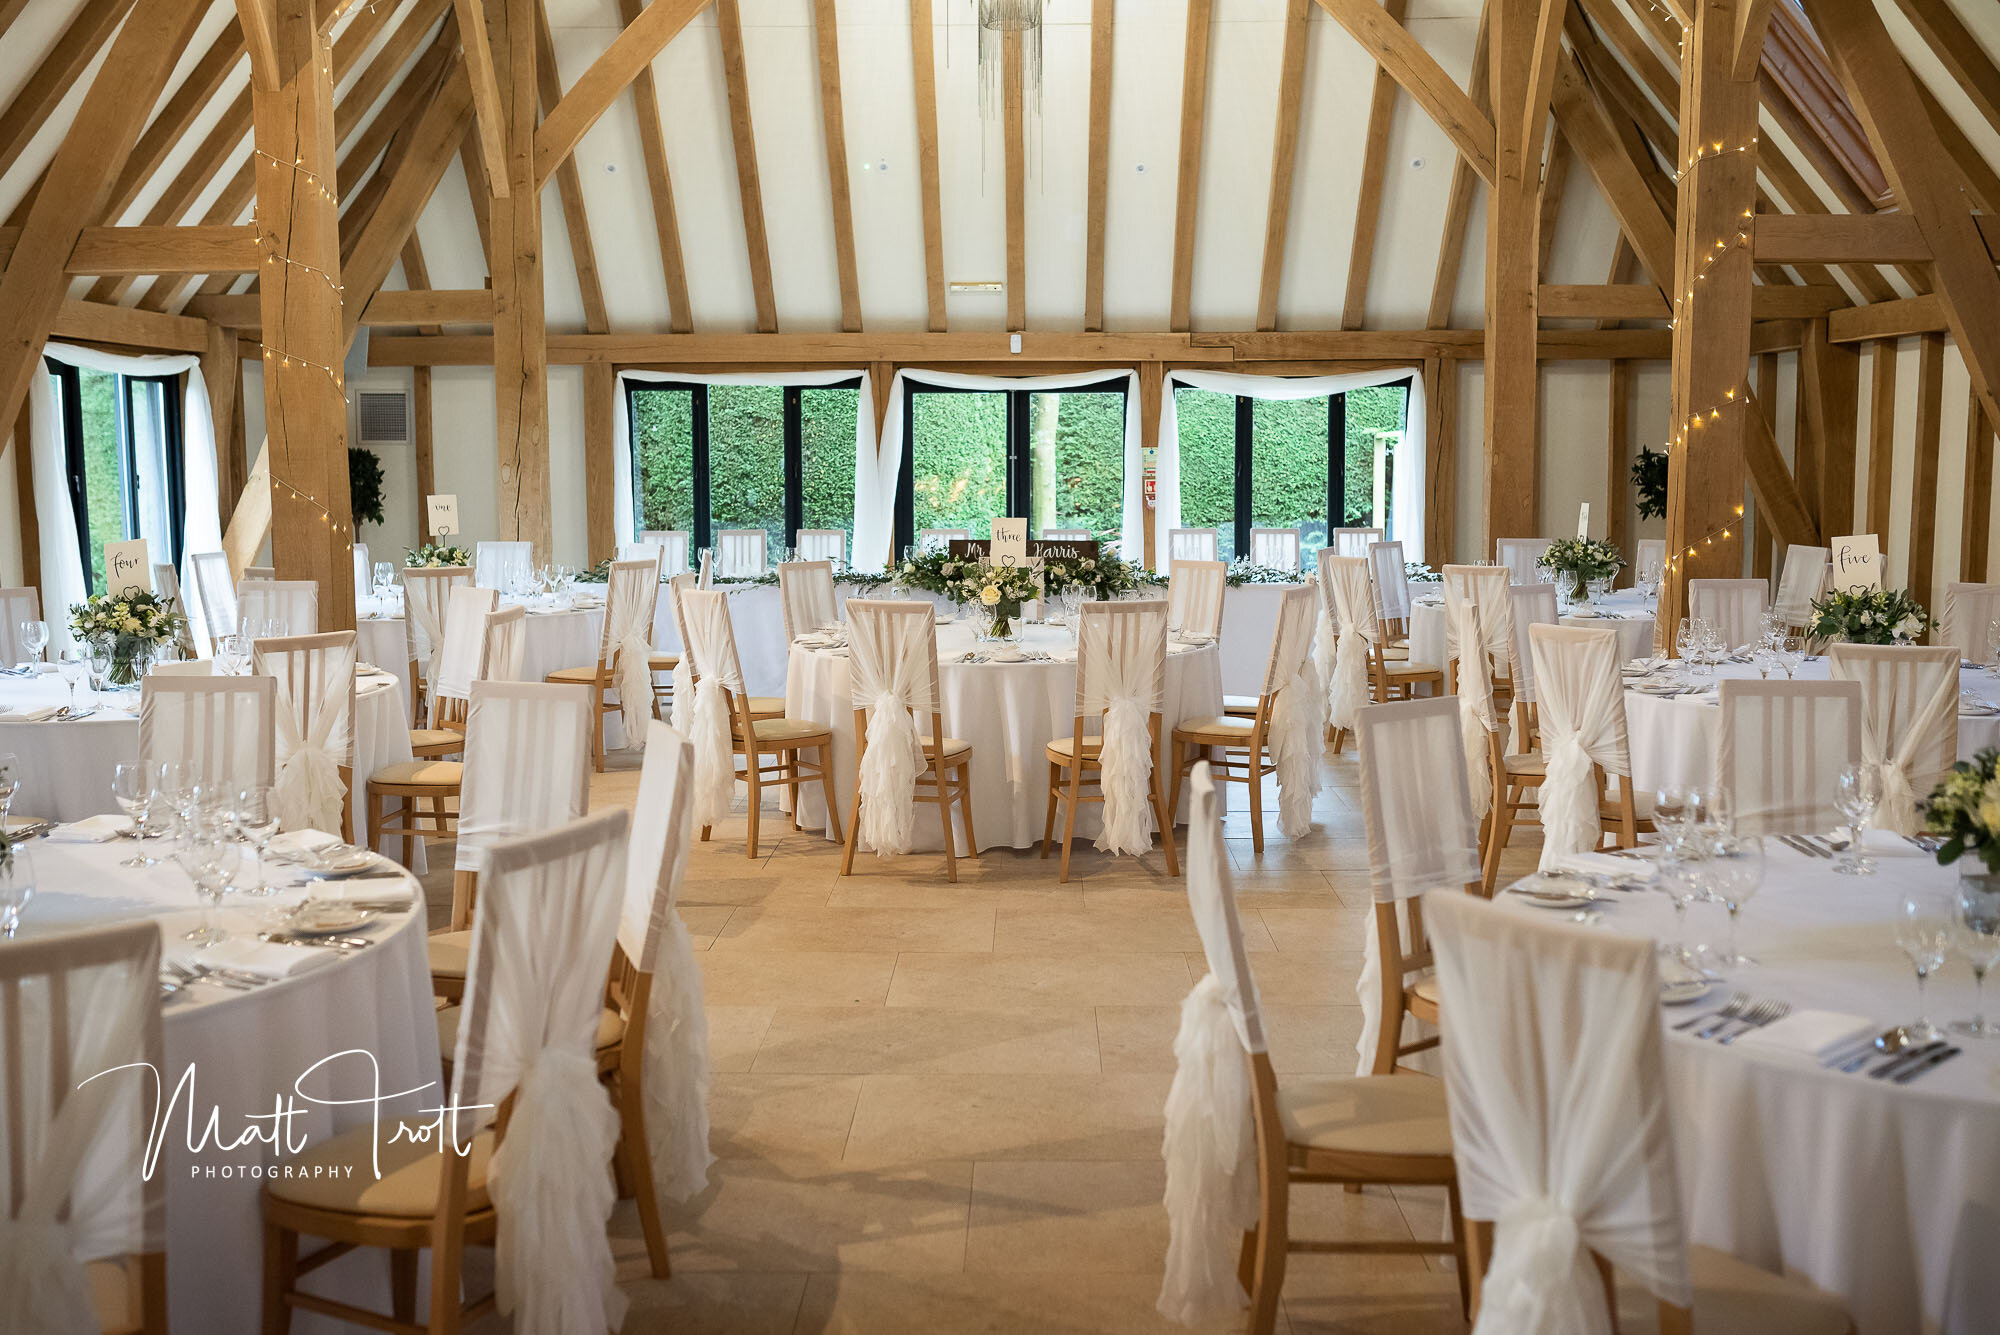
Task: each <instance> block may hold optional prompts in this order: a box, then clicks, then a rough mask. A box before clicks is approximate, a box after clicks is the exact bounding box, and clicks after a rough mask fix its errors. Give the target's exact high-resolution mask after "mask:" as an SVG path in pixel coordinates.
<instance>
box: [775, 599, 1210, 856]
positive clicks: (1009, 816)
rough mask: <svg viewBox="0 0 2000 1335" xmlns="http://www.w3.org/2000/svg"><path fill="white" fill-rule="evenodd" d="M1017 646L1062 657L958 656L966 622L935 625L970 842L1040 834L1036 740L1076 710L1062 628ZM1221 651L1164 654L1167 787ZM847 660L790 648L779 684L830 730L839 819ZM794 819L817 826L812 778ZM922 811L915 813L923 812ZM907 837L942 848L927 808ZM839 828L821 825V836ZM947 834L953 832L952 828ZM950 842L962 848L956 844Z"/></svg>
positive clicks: (965, 645) (847, 805)
mask: <svg viewBox="0 0 2000 1335" xmlns="http://www.w3.org/2000/svg"><path fill="white" fill-rule="evenodd" d="M1022 638H1023V645H1024V647H1026V648H1030V649H1040V650H1045V651H1048V652H1050V653H1052V654H1059V655H1063V656H1066V657H1069V658H1070V660H1071V661H1068V662H1056V661H1050V662H1021V663H990V662H989V663H962V662H959V661H957V660H958V659H959V658H960V657H961V656H962V655H964V654H965V652H966V651H967V650H969V649H971V648H972V647H973V636H972V629H971V627H969V626H966V625H963V624H952V625H948V626H941V627H939V628H938V659H939V664H938V686H939V689H940V690H941V691H942V692H943V694H944V724H945V728H946V730H947V731H948V732H949V733H950V735H951V736H953V737H957V738H960V739H962V740H964V741H966V742H969V743H970V744H971V746H972V819H973V824H974V825H975V826H976V827H977V833H978V835H979V841H980V847H982V848H993V847H1004V848H1030V847H1033V846H1034V845H1035V844H1036V843H1037V842H1039V841H1040V839H1041V837H1042V822H1043V820H1044V818H1045V817H1046V815H1047V812H1048V787H1047V784H1048V775H1049V764H1048V757H1047V755H1046V753H1045V750H1044V748H1046V747H1047V746H1048V744H1049V743H1050V742H1051V741H1053V740H1054V739H1055V738H1056V737H1058V736H1062V737H1067V736H1069V734H1070V730H1071V727H1072V724H1073V721H1074V719H1075V717H1076V663H1075V661H1074V653H1075V650H1074V646H1073V645H1072V644H1071V642H1070V638H1069V633H1068V632H1067V631H1065V630H1061V629H1059V628H1056V627H1051V626H1038V625H1037V626H1029V627H1027V628H1025V630H1024V632H1023V637H1022ZM1220 663H1221V659H1220V657H1219V656H1218V654H1217V653H1216V650H1215V647H1214V646H1213V645H1208V646H1204V647H1202V648H1198V649H1183V648H1179V647H1176V648H1174V649H1172V650H1171V651H1170V652H1169V653H1168V655H1167V682H1166V700H1165V706H1164V708H1163V709H1162V711H1161V721H1160V742H1161V755H1160V757H1159V759H1158V761H1157V762H1156V763H1158V764H1159V765H1160V766H1161V767H1162V768H1161V770H1160V773H1161V775H1162V778H1163V780H1164V781H1165V787H1166V788H1167V789H1168V790H1171V789H1172V786H1173V784H1172V777H1171V772H1170V771H1169V770H1167V769H1166V768H1165V766H1166V764H1167V756H1166V749H1167V745H1168V738H1169V736H1170V735H1171V733H1172V731H1173V728H1174V725H1175V724H1176V723H1178V722H1180V720H1182V719H1184V718H1191V717H1199V716H1203V715H1213V714H1219V713H1221V712H1222V680H1221V672H1220ZM849 666H850V665H849V661H848V659H847V658H846V657H845V656H844V655H842V654H838V653H834V652H828V651H825V650H806V649H798V650H794V651H793V653H792V656H791V675H790V679H789V680H788V682H787V684H786V688H785V712H786V714H787V715H789V716H790V717H793V718H806V719H813V720H815V721H817V722H822V723H826V724H828V725H829V726H830V727H831V728H832V729H833V772H834V793H835V795H836V797H837V798H838V800H839V802H840V818H841V820H842V821H843V822H845V821H847V820H849V819H851V817H852V815H853V803H854V703H853V698H852V696H851V694H850V691H851V690H852V686H851V681H852V678H851V676H850V673H849ZM800 807H801V810H800V821H801V823H802V824H803V825H804V826H805V827H806V828H807V829H813V830H817V829H826V824H827V822H826V804H825V802H824V801H823V800H822V799H821V797H820V791H819V785H818V784H814V785H812V787H810V788H809V789H807V790H806V791H805V794H804V796H803V798H802V800H801V803H800ZM927 816H928V817H930V818H929V819H925V817H927ZM917 817H918V819H917V846H918V847H919V848H926V849H942V848H943V847H944V834H943V831H942V829H941V828H940V826H939V825H938V822H937V819H936V817H935V815H933V814H932V813H931V810H930V808H928V807H922V806H920V807H919V808H918V811H917ZM1097 820H1098V813H1097V811H1096V808H1095V805H1094V804H1092V805H1090V806H1086V807H1085V808H1084V809H1083V811H1082V812H1081V813H1080V815H1079V816H1078V819H1077V830H1078V833H1079V835H1081V833H1082V832H1083V831H1084V830H1085V829H1088V830H1089V832H1090V834H1091V835H1092V836H1093V837H1095V835H1096V833H1097V828H1098V827H1097ZM844 833H845V830H844V828H843V829H840V830H832V829H827V837H828V838H830V839H837V838H840V837H841V836H842V835H843V834H844ZM954 838H955V839H963V838H964V831H963V829H962V828H961V829H959V830H958V832H957V833H956V834H955V835H954ZM959 847H960V848H961V849H962V848H963V847H964V845H963V844H960V845H959Z"/></svg>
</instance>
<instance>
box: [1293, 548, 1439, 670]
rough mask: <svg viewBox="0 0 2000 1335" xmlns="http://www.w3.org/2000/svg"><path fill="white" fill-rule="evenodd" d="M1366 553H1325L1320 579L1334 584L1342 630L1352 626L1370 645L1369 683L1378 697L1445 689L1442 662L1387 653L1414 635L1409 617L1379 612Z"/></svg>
mask: <svg viewBox="0 0 2000 1335" xmlns="http://www.w3.org/2000/svg"><path fill="white" fill-rule="evenodd" d="M1369 565H1370V563H1369V560H1368V558H1367V557H1365V556H1328V555H1327V554H1326V553H1325V552H1321V553H1320V571H1321V574H1320V578H1321V579H1322V580H1325V581H1327V582H1328V583H1329V585H1330V586H1331V588H1332V592H1333V598H1334V607H1335V610H1336V613H1337V615H1338V620H1339V624H1340V626H1341V629H1342V631H1343V633H1344V632H1346V631H1347V630H1348V629H1350V628H1351V629H1352V630H1353V631H1354V633H1355V634H1357V635H1359V636H1360V637H1361V639H1362V642H1363V643H1364V644H1365V645H1366V646H1367V660H1368V661H1367V667H1368V685H1369V691H1370V694H1371V695H1372V696H1373V698H1374V699H1376V700H1377V701H1387V700H1405V699H1409V698H1411V697H1412V696H1413V695H1414V694H1415V690H1416V688H1417V687H1418V686H1430V687H1432V688H1433V689H1434V690H1436V691H1438V692H1442V691H1443V690H1444V669H1443V667H1442V666H1440V665H1439V664H1436V663H1421V662H1414V661H1412V660H1410V659H1407V658H1404V659H1394V658H1390V657H1388V656H1387V648H1388V645H1389V642H1390V640H1391V639H1392V638H1394V637H1396V636H1398V635H1401V636H1402V637H1404V638H1408V635H1409V627H1408V624H1407V623H1406V622H1404V621H1400V620H1399V621H1395V622H1383V621H1381V620H1380V619H1379V618H1378V617H1377V616H1376V612H1375V606H1376V593H1375V585H1374V577H1373V574H1372V573H1371V571H1370V569H1369Z"/></svg>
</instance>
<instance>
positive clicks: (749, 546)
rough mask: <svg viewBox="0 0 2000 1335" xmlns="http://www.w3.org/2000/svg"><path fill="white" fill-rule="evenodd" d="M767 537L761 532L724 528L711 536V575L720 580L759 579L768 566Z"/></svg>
mask: <svg viewBox="0 0 2000 1335" xmlns="http://www.w3.org/2000/svg"><path fill="white" fill-rule="evenodd" d="M770 559H771V558H770V535H769V534H767V533H766V532H764V530H763V529H761V528H726V529H723V530H722V532H720V533H718V534H716V535H715V573H716V575H717V577H718V578H721V579H747V578H749V577H750V576H753V575H761V574H763V573H764V572H765V570H767V569H768V568H769V564H770Z"/></svg>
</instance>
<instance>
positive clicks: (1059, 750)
mask: <svg viewBox="0 0 2000 1335" xmlns="http://www.w3.org/2000/svg"><path fill="white" fill-rule="evenodd" d="M1075 742H1076V738H1075V737H1058V738H1056V739H1055V740H1054V741H1053V742H1050V743H1049V745H1048V757H1049V759H1050V760H1053V761H1055V762H1056V763H1057V764H1059V765H1066V764H1068V763H1069V760H1070V756H1071V754H1072V752H1073V751H1074V746H1075ZM1103 747H1104V739H1103V738H1102V737H1086V738H1084V739H1083V754H1084V755H1085V756H1086V757H1092V756H1095V755H1096V754H1097V753H1098V752H1099V751H1100V750H1102V749H1103Z"/></svg>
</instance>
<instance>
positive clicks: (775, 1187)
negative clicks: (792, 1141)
mask: <svg viewBox="0 0 2000 1335" xmlns="http://www.w3.org/2000/svg"><path fill="white" fill-rule="evenodd" d="M971 1187H972V1165H971V1164H969V1163H946V1164H923V1165H919V1166H916V1167H912V1168H894V1169H888V1170H884V1171H880V1172H863V1171H855V1170H852V1169H848V1168H845V1167H838V1166H828V1165H812V1166H803V1167H799V1166H780V1165H777V1164H773V1163H768V1162H764V1161H762V1160H757V1159H719V1160H717V1161H716V1164H715V1166H714V1168H713V1169H711V1170H710V1173H709V1187H708V1190H706V1191H704V1192H703V1193H702V1194H701V1195H700V1196H698V1197H696V1198H695V1199H694V1200H692V1201H690V1202H688V1203H687V1204H685V1205H673V1206H669V1207H668V1208H667V1211H666V1225H667V1229H668V1233H669V1237H668V1248H669V1251H670V1254H671V1256H672V1258H673V1266H674V1271H675V1274H676V1276H679V1275H681V1274H688V1273H695V1272H700V1271H710V1270H760V1269H761V1270H769V1269H771V1268H773V1267H778V1266H782V1267H783V1268H785V1269H787V1270H944V1271H955V1270H961V1269H963V1268H964V1265H965V1237H966V1217H967V1208H968V1199H969V1196H970V1193H971Z"/></svg>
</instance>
